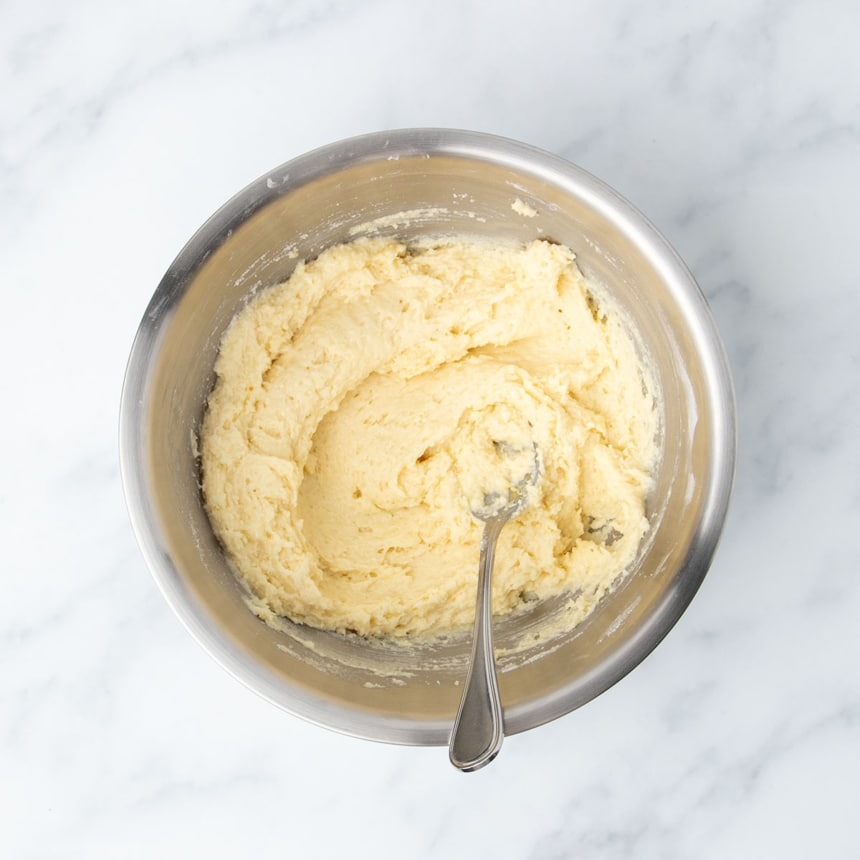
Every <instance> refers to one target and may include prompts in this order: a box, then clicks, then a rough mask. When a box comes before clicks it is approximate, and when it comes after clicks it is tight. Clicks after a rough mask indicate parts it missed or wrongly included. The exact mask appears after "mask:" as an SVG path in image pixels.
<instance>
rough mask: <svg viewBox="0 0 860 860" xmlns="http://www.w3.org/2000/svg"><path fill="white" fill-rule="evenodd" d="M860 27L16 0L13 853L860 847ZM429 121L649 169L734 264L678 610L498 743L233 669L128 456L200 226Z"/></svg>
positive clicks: (642, 186) (4, 258) (651, 192)
mask: <svg viewBox="0 0 860 860" xmlns="http://www.w3.org/2000/svg"><path fill="white" fill-rule="evenodd" d="M858 32H860V6H858V5H857V4H856V3H855V2H853V0H842V2H839V0H830V2H827V0H825V2H818V3H812V2H807V3H803V2H790V0H787V1H786V2H778V0H777V1H776V2H771V0H719V2H717V0H710V1H709V2H703V3H687V2H682V0H668V2H663V3H648V4H641V3H636V2H633V0H624V2H590V3H587V2H549V0H532V2H530V3H516V2H491V0H463V2H453V0H434V2H430V0H418V2H415V3H406V2H400V3H397V2H393V0H365V2H363V3H348V2H345V0H343V2H335V0H331V2H323V0H293V2H285V3H282V4H274V3H265V2H252V0H226V2H219V3H205V2H201V0H174V2H170V3H167V2H148V3H136V4H135V3H116V2H108V0H73V2H69V3H65V4H64V3H60V2H48V0H31V2H28V3H12V2H6V3H3V4H2V5H0V63H2V65H0V285H2V291H3V311H4V312H3V316H2V323H0V325H2V335H0V368H2V370H0V373H2V409H3V421H2V424H0V434H2V436H0V438H2V450H3V465H2V470H1V471H0V529H2V542H3V549H4V552H3V563H2V600H0V856H2V857H4V858H30V857H64V858H65V857H88V858H90V857H95V858H101V857H105V858H107V857H110V858H113V857H197V856H210V857H222V856H223V857H226V856H232V855H235V856H257V857H267V856H272V857H274V856H289V857H333V856H337V855H339V854H342V855H348V856H350V857H355V858H363V857H374V858H376V857H387V856H392V857H393V856H398V857H410V858H423V857H480V856H496V857H511V858H563V857H575V858H581V859H582V860H584V858H615V857H619V858H620V857H635V858H692V857H695V858H728V857H731V858H747V857H749V858H762V857H781V858H807V857H811V856H815V857H827V858H843V857H844V858H856V857H858V856H860V829H858V824H857V820H856V818H855V815H856V809H857V802H858V800H860V775H858V766H860V671H858V670H860V666H858V656H860V647H858V640H860V634H859V633H858V628H860V576H859V575H858V571H860V552H859V551H858V526H860V518H858V513H860V485H858V475H860V462H858V459H860V458H858V430H859V429H860V426H858V424H860V422H859V421H858V418H860V397H858V355H860V347H858V338H857V334H856V328H857V319H858V317H860V283H858V276H857V271H858V265H857V262H856V260H855V258H854V252H855V250H856V248H857V244H858V223H860V218H858V206H857V199H858V192H860V52H858V50H857V34H858ZM416 125H440V126H455V127H463V128H472V129H476V130H482V131H491V132H496V133H499V134H503V135H508V136H511V137H515V138H519V139H522V140H525V141H528V142H531V143H534V144H536V145H538V146H541V147H543V148H546V149H549V150H552V151H554V152H556V153H559V154H562V155H564V156H566V157H568V158H570V159H571V160H573V161H576V162H578V163H579V164H580V165H582V166H583V167H585V168H586V169H589V170H591V171H592V172H594V173H596V174H597V175H598V176H600V177H601V178H603V179H604V180H606V181H608V182H609V183H610V184H612V185H614V186H615V187H616V188H618V190H620V191H621V192H622V193H623V194H625V195H626V196H627V197H629V198H630V199H631V200H632V201H634V202H635V203H636V204H637V205H638V206H639V207H640V208H641V209H643V210H644V211H645V212H646V213H647V214H648V215H649V216H650V217H651V218H652V219H653V220H654V221H655V222H656V223H657V225H658V226H659V227H660V228H661V229H662V230H663V231H664V232H665V234H666V235H667V236H668V238H669V239H670V241H672V242H673V243H674V244H675V246H676V247H677V248H678V250H679V251H680V252H681V254H682V256H684V257H685V259H686V260H687V262H688V264H689V265H690V267H691V268H692V269H693V271H694V273H695V274H696V276H697V277H698V279H699V281H700V283H701V285H702V287H703V289H704V291H705V292H706V293H707V295H708V297H709V299H710V300H711V302H712V306H713V309H714V312H715V315H716V317H717V320H718V323H719V325H720V328H721V330H722V333H723V335H724V338H725V342H726V345H727V348H728V351H729V354H730V358H731V363H732V367H733V369H734V373H735V380H736V385H737V393H738V400H739V410H740V458H739V463H738V475H737V483H736V493H735V500H734V505H733V508H732V512H731V517H730V520H729V523H728V526H727V529H726V532H725V536H724V540H723V543H722V545H721V547H720V549H719V552H718V555H717V558H716V560H715V563H714V565H713V567H712V570H711V572H710V574H709V576H708V578H707V580H706V582H705V584H704V586H703V588H702V590H701V591H700V593H699V595H698V596H697V598H696V600H695V601H694V602H693V604H692V606H691V608H690V609H689V611H688V612H687V613H686V615H685V616H684V617H683V618H682V620H681V622H680V623H679V624H678V625H677V627H676V628H675V629H674V630H673V632H672V633H671V634H670V635H669V637H668V638H667V639H666V641H665V642H664V643H663V644H662V645H661V646H660V647H659V648H658V649H657V651H656V652H655V653H654V654H653V655H652V656H651V657H650V658H649V659H648V660H646V661H645V663H644V664H643V665H642V666H640V667H639V668H638V669H637V670H636V671H635V672H634V673H633V674H632V675H630V676H629V677H628V678H627V679H625V680H624V681H623V682H621V683H620V684H619V685H617V686H616V687H615V688H613V689H612V690H610V691H609V692H608V693H606V694H604V695H603V696H602V697H600V698H599V699H598V700H596V701H594V702H593V703H591V704H590V705H588V706H586V707H585V708H583V709H581V710H579V711H577V712H575V713H573V714H571V715H569V716H567V717H566V718H564V719H561V720H558V721H557V722H555V723H553V724H551V725H549V726H546V727H544V728H542V729H540V730H537V731H534V732H530V733H528V734H526V735H520V736H517V737H514V738H511V739H509V740H508V741H507V742H506V745H505V748H504V750H503V752H502V755H501V756H500V758H499V759H498V760H497V761H496V762H495V763H494V764H493V765H492V766H491V767H490V768H488V769H486V770H484V771H481V772H479V773H476V774H474V775H471V776H465V775H462V774H460V773H457V772H455V771H454V770H453V769H452V768H451V767H450V766H449V765H448V762H447V756H446V753H445V751H444V750H442V749H408V748H395V747H387V746H382V745H376V744H371V743H367V742H363V741H357V740H352V739H349V738H345V737H340V736H337V735H334V734H331V733H329V732H326V731H324V730H322V729H317V728H314V727H313V726H310V725H306V724H304V723H303V722H301V721H299V720H297V719H295V718H292V717H290V716H288V715H286V714H284V713H281V712H280V711H278V710H276V709H275V708H273V707H272V706H270V705H268V704H266V703H265V702H263V701H262V700H260V699H258V698H257V697H256V696H255V695H254V694H252V693H250V692H248V691H247V690H245V689H244V688H243V687H241V686H240V685H239V684H237V683H236V682H235V681H233V680H232V679H231V678H230V677H228V676H227V674H226V673H224V672H223V671H222V670H221V669H220V668H218V667H217V666H216V665H215V663H214V662H213V661H211V660H210V659H209V658H208V657H207V656H206V655H205V654H204V653H203V652H202V651H201V649H200V648H199V647H198V646H197V645H196V644H195V643H194V642H193V641H192V639H191V638H190V637H189V636H188V634H187V633H186V632H185V630H184V629H183V628H182V627H181V626H180V624H179V623H178V621H177V620H176V619H175V618H174V617H173V615H172V613H171V612H170V610H169V609H168V607H167V606H166V604H165V603H164V602H163V601H162V598H161V597H160V595H159V593H158V592H157V590H156V587H155V585H154V583H153V581H152V579H151V578H150V575H149V573H148V572H147V570H146V568H145V565H144V563H143V561H142V559H141V556H140V555H139V553H138V550H137V547H136V545H135V543H134V539H133V537H132V534H131V531H130V527H129V525H128V522H127V518H126V513H125V509H124V505H123V500H122V495H121V489H120V482H119V475H118V468H117V452H116V435H117V430H116V426H117V410H118V400H119V392H120V386H121V382H122V375H123V370H124V365H125V360H126V356H127V354H128V350H129V347H130V345H131V341H132V338H133V335H134V332H135V329H136V327H137V323H138V320H139V318H140V316H141V315H142V312H143V309H144V307H145V306H146V303H147V301H148V299H149V296H150V294H151V293H152V291H153V290H154V288H155V286H156V284H157V283H158V281H159V279H160V276H161V275H162V273H163V271H164V270H165V269H166V267H167V266H168V265H169V263H170V262H171V260H172V259H173V256H174V255H175V254H176V252H177V251H178V250H179V248H180V247H181V246H182V244H183V243H184V242H185V240H186V239H187V238H188V237H190V235H191V234H192V233H193V231H194V230H195V229H196V228H197V227H198V226H199V225H200V224H201V223H202V222H203V221H204V220H205V218H206V217H207V216H208V215H209V214H210V213H211V212H212V211H214V209H215V208H216V207H218V206H219V205H220V204H221V203H222V202H224V201H225V200H226V199H227V198H228V197H229V196H230V195H232V194H233V193H234V192H235V191H237V190H238V189H240V188H241V187H243V186H244V185H245V184H247V183H248V182H249V181H251V180H252V179H254V178H256V177H257V176H258V175H260V174H262V173H263V172H265V171H266V170H268V169H269V168H272V167H274V166H276V165H278V164H280V163H281V162H283V161H286V160H288V159H289V158H291V157H292V156H294V155H297V154H299V153H301V152H304V151H305V150H307V149H310V148H312V147H314V146H317V145H319V144H323V143H326V142H329V141H332V140H336V139H338V138H342V137H346V136H349V135H352V134H357V133H360V132H364V131H370V130H376V129H382V128H391V127H399V126H416Z"/></svg>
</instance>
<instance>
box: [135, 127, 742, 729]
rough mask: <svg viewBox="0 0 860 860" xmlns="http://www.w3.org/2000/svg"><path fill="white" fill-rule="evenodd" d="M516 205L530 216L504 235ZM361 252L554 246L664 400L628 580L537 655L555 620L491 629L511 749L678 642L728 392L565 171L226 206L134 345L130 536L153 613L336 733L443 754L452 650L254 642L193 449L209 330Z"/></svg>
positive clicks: (354, 187)
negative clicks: (301, 267)
mask: <svg viewBox="0 0 860 860" xmlns="http://www.w3.org/2000/svg"><path fill="white" fill-rule="evenodd" d="M517 198H519V199H520V200H522V201H523V202H524V203H526V204H528V206H530V207H532V208H533V209H534V210H535V211H536V212H537V215H536V216H535V217H525V216H523V215H520V214H517V213H516V212H515V211H514V210H513V209H512V204H513V202H514V201H515V200H516V199H517ZM398 213H406V214H398ZM368 233H374V234H380V235H396V236H398V237H401V238H404V239H406V240H409V239H411V238H414V237H417V236H422V235H428V234H430V235H439V234H465V235H473V236H487V237H496V238H500V239H509V240H516V241H529V240H531V239H534V238H538V237H541V238H549V239H552V240H554V241H558V242H561V243H564V244H566V245H568V246H570V247H571V248H572V249H573V250H574V252H575V253H576V255H577V261H578V264H579V265H580V268H581V269H582V270H583V272H584V274H585V275H586V276H587V277H590V278H592V279H594V280H596V281H597V282H599V283H600V284H602V285H603V286H604V287H605V288H606V289H607V290H608V291H610V292H611V293H612V295H613V296H614V298H615V300H616V301H617V303H618V304H619V305H620V306H621V308H622V309H623V310H624V311H625V312H626V313H627V314H628V315H629V318H630V320H631V321H632V323H633V325H634V326H635V328H636V329H637V331H638V332H639V335H640V337H641V341H642V347H643V351H644V353H645V354H646V355H647V356H648V357H649V359H650V361H651V362H652V363H653V367H654V371H655V375H656V377H657V380H658V384H659V386H660V388H661V389H662V398H663V404H664V406H663V408H664V414H663V426H662V437H663V438H662V445H663V465H662V468H661V471H660V474H659V478H658V484H657V487H656V490H655V492H654V494H653V498H652V500H651V504H650V508H649V512H648V514H649V517H650V519H651V523H652V528H651V532H650V535H649V537H648V539H647V541H646V543H645V544H644V546H643V547H642V550H641V552H640V556H639V558H638V559H637V561H636V563H635V565H634V567H633V569H632V570H630V571H629V573H628V575H627V576H626V577H625V579H624V580H623V582H622V583H621V584H620V586H619V587H618V588H617V589H616V590H615V591H613V592H612V593H611V594H610V595H608V596H607V597H606V598H605V599H604V600H603V601H602V602H601V604H600V605H599V606H598V608H597V610H596V611H595V612H594V613H593V614H592V615H591V616H590V617H589V619H588V620H587V621H586V622H585V623H584V624H582V625H580V626H579V627H578V628H576V629H575V630H573V631H568V632H564V633H560V634H558V633H557V634H555V635H549V634H548V631H552V630H553V629H554V626H553V625H554V624H557V623H558V620H559V618H560V617H561V615H562V613H563V604H564V601H562V600H559V601H556V602H549V603H547V604H543V605H539V606H538V607H536V608H535V609H534V610H533V611H531V612H529V613H525V614H523V615H521V616H518V617H516V618H513V619H506V620H505V621H503V622H502V623H500V624H499V625H498V626H497V645H498V647H499V650H500V655H499V668H500V677H499V683H500V689H501V695H502V699H503V703H504V708H505V722H506V731H507V733H514V732H517V731H522V730H524V729H527V728H531V727H533V726H535V725H538V724H540V723H542V722H545V721H547V720H549V719H552V718H554V717H556V716H559V715H560V714H562V713H566V712H567V711H570V710H571V709H573V708H575V707H577V706H579V705H581V704H583V703H584V702H586V701H588V700H589V699H591V698H593V697H594V696H595V695H597V694H599V693H600V692H602V691H603V690H604V689H606V688H607V687H608V686H610V685H611V684H613V683H614V682H615V681H617V680H618V679H619V678H620V677H622V676H623V675H624V674H625V673H626V672H628V671H630V669H632V668H633V667H634V666H635V665H636V664H637V663H638V662H640V661H641V659H642V658H643V657H644V656H645V655H646V654H647V653H649V652H650V650H651V649H652V648H653V647H654V646H655V645H656V644H657V642H659V640H660V639H661V638H662V636H663V635H665V633H666V632H667V631H668V630H669V629H670V627H671V626H672V624H674V622H675V621H676V620H677V618H678V617H679V615H680V614H681V612H683V610H684V608H685V607H686V606H687V604H688V603H689V601H690V599H691V598H692V596H693V594H694V593H695V591H696V589H697V588H698V585H699V583H700V582H701V580H702V578H703V576H704V574H705V572H706V570H707V567H708V564H709V562H710V558H711V555H712V553H713V550H714V546H715V543H716V540H717V537H718V535H719V531H720V528H721V525H722V521H723V518H724V515H725V506H726V503H727V499H728V492H729V486H730V482H731V473H732V464H733V451H734V449H733V432H734V418H733V412H732V395H731V387H730V383H729V381H728V374H727V371H726V367H725V360H724V358H723V355H722V351H721V348H720V345H719V341H718V339H717V337H716V334H715V332H714V330H713V325H712V323H711V320H710V316H709V314H708V312H707V308H706V306H705V304H704V301H703V299H702V298H701V295H700V294H699V292H698V290H697V288H696V286H695V284H694V282H693V281H692V278H691V277H690V275H689V273H688V272H687V271H686V269H684V267H683V265H682V264H681V263H680V261H679V260H678V259H677V257H676V256H675V255H674V253H673V252H672V251H671V249H669V248H668V246H667V245H666V244H665V242H664V241H663V240H662V239H661V238H660V237H659V235H657V233H656V231H654V230H653V228H651V227H650V225H648V224H647V222H646V221H645V220H644V219H643V218H642V217H641V216H640V215H639V214H638V213H637V212H636V211H635V210H633V209H632V208H631V207H630V206H629V205H628V204H627V203H625V202H624V201H623V200H621V198H619V197H618V196H617V195H615V194H614V193H613V192H611V191H610V190H609V189H608V188H606V187H605V186H603V185H602V184H600V183H599V182H597V181H596V180H594V179H593V178H592V177H590V176H588V175H587V174H585V173H583V172H582V171H579V170H578V169H576V168H574V167H572V166H571V165H568V164H567V163H565V162H562V161H560V160H558V159H554V158H553V157H551V156H547V155H546V154H544V153H539V152H537V151H535V150H531V149H530V148H528V147H524V146H522V145H518V144H513V143H511V142H509V141H500V140H498V139H494V138H486V137H484V136H477V135H469V134H466V133H460V134H455V133H444V132H422V133H411V134H405V133H401V134H392V135H389V136H385V137H384V138H383V137H382V136H370V137H367V138H361V139H358V140H356V141H353V142H347V143H346V144H339V145H335V146H334V147H329V148H327V149H325V150H321V151H318V152H316V153H311V154H310V155H308V156H304V157H302V158H301V159H297V160H296V161H295V162H291V163H290V164H288V165H285V166H284V167H283V168H281V169H279V170H276V171H274V172H273V173H272V174H270V175H269V176H268V177H264V178H262V179H261V180H259V181H258V182H257V183H255V184H254V185H252V186H250V187H249V188H248V189H246V190H245V191H243V192H242V193H240V194H239V195H238V196H237V197H236V198H234V199H233V200H232V201H230V202H229V203H228V204H227V205H226V206H225V207H224V208H223V209H222V210H221V211H219V212H218V213H217V214H216V215H215V216H213V218H212V219H210V221H209V222H207V224H206V225H204V227H203V228H202V229H201V230H200V231H199V232H198V234H197V235H196V236H195V237H194V238H193V239H192V240H191V242H190V243H189V244H188V245H187V246H186V248H185V249H184V250H183V251H182V253H181V254H180V256H179V257H178V258H177V260H176V261H175V263H174V264H173V266H172V267H171V269H170V270H169V272H168V273H167V275H166V276H165V278H164V281H163V282H162V284H161V285H160V287H159V289H158V291H157V292H156V294H155V296H154V298H153V300H152V303H151V305H150V307H149V309H148V311H147V314H146V316H145V318H144V320H143V323H142V324H141V329H140V332H139V334H138V338H137V340H136V342H135V347H134V350H133V353H132V359H131V362H130V366H129V371H128V375H127V381H126V390H125V392H124V405H123V419H122V448H123V457H122V459H123V475H124V480H125V485H126V493H127V496H128V498H129V503H130V508H131V510H132V519H133V522H134V524H135V528H136V531H137V533H138V538H139V540H140V542H141V545H142V547H143V549H144V553H145V555H146V556H147V559H148V561H149V564H150V566H151V567H152V569H153V572H154V574H155V576H156V579H157V581H158V583H159V585H160V587H161V588H162V590H163V591H164V593H165V595H166V597H167V598H168V600H169V602H170V603H171V604H172V605H173V607H174V609H175V610H176V611H177V613H178V614H179V615H180V617H181V618H182V620H183V621H184V622H185V624H186V625H187V626H188V627H189V629H190V630H191V632H192V633H193V634H194V635H195V636H196V637H197V638H198V639H199V640H200V641H201V642H202V644H203V645H204V646H205V647H206V648H207V649H208V650H209V651H210V652H211V653H212V654H213V656H215V657H216V659H218V660H219V661H220V662H221V663H222V664H223V665H224V666H225V667H226V668H227V669H228V670H229V671H231V672H232V673H233V674H234V675H236V676H237V677H238V678H239V679H240V680H242V681H243V682H244V683H246V684H248V685H249V686H251V687H252V688H253V689H255V690H257V691H258V692H259V693H261V694H262V695H263V696H265V697H267V698H268V699H270V700H271V701H273V702H275V703H276V704H278V705H280V706H282V707H284V708H286V709H288V710H290V711H291V712H293V713H296V714H298V715H300V716H303V717H305V718H307V719H310V720H312V721H314V722H317V723H320V724H322V725H325V726H328V727H330V728H334V729H337V730H340V731H345V732H349V733H351V734H355V735H359V736H364V737H369V738H374V739H379V740H387V741H394V742H406V743H437V744H443V743H447V738H448V733H449V731H450V725H451V721H452V719H453V716H454V714H455V712H456V708H457V703H458V699H459V695H460V690H461V688H460V686H459V685H460V683H461V682H462V679H463V677H464V672H465V664H466V659H467V654H468V641H467V638H464V637H460V638H455V639H452V640H450V641H447V642H440V643H436V644H434V645H432V646H431V645H425V646H414V647H402V646H394V645H391V644H386V643H379V642H368V641H365V640H361V639H358V638H350V637H342V636H338V635H334V634H330V633H325V632H321V631H316V630H312V629H309V628H306V627H300V626H298V625H294V624H292V623H290V622H285V623H284V625H283V629H282V630H273V629H271V628H270V627H267V626H266V625H264V624H263V623H262V622H261V621H259V620H258V619H257V618H256V617H255V616H254V615H252V614H251V612H250V611H249V610H248V609H247V608H246V606H245V603H244V600H243V598H244V592H243V589H242V587H241V586H240V585H239V583H238V582H237V580H236V579H235V577H234V575H233V574H232V572H231V570H230V568H229V567H228V565H227V563H226V562H225V559H224V556H223V554H222V552H221V549H220V547H219V545H218V543H217V542H216V540H215V538H214V536H213V534H212V530H211V528H210V525H209V521H208V519H207V516H206V513H205V511H204V509H203V505H202V498H201V493H200V485H199V482H200V476H199V462H198V458H197V434H198V432H199V428H200V425H201V420H202V417H203V412H204V408H205V404H206V398H207V396H208V393H209V391H210V390H211V387H212V384H213V382H214V376H213V372H212V367H213V364H214V361H215V357H216V353H217V350H218V345H219V342H220V338H221V336H222V334H223V332H224V329H225V328H226V327H227V326H228V325H229V323H230V321H231V319H232V318H233V316H234V315H235V314H236V312H237V311H238V310H240V309H241V307H242V306H243V305H244V304H245V303H246V302H247V301H248V298H249V297H250V296H251V295H253V294H254V293H255V292H256V291H258V290H260V289H263V288H265V287H268V286H271V285H273V284H275V283H278V282H280V281H283V280H284V279H286V278H287V277H288V276H289V275H290V273H291V271H292V269H293V268H294V266H295V264H296V261H297V260H298V259H302V258H308V257H313V256H316V255H317V254H319V253H320V251H321V250H323V249H324V248H326V247H328V246H330V245H332V244H335V243H338V242H343V241H349V240H351V239H354V238H355V237H356V236H358V235H366V234H368ZM476 563H477V559H476ZM523 642H525V643H531V644H526V645H525V646H523V644H522V643H523Z"/></svg>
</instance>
